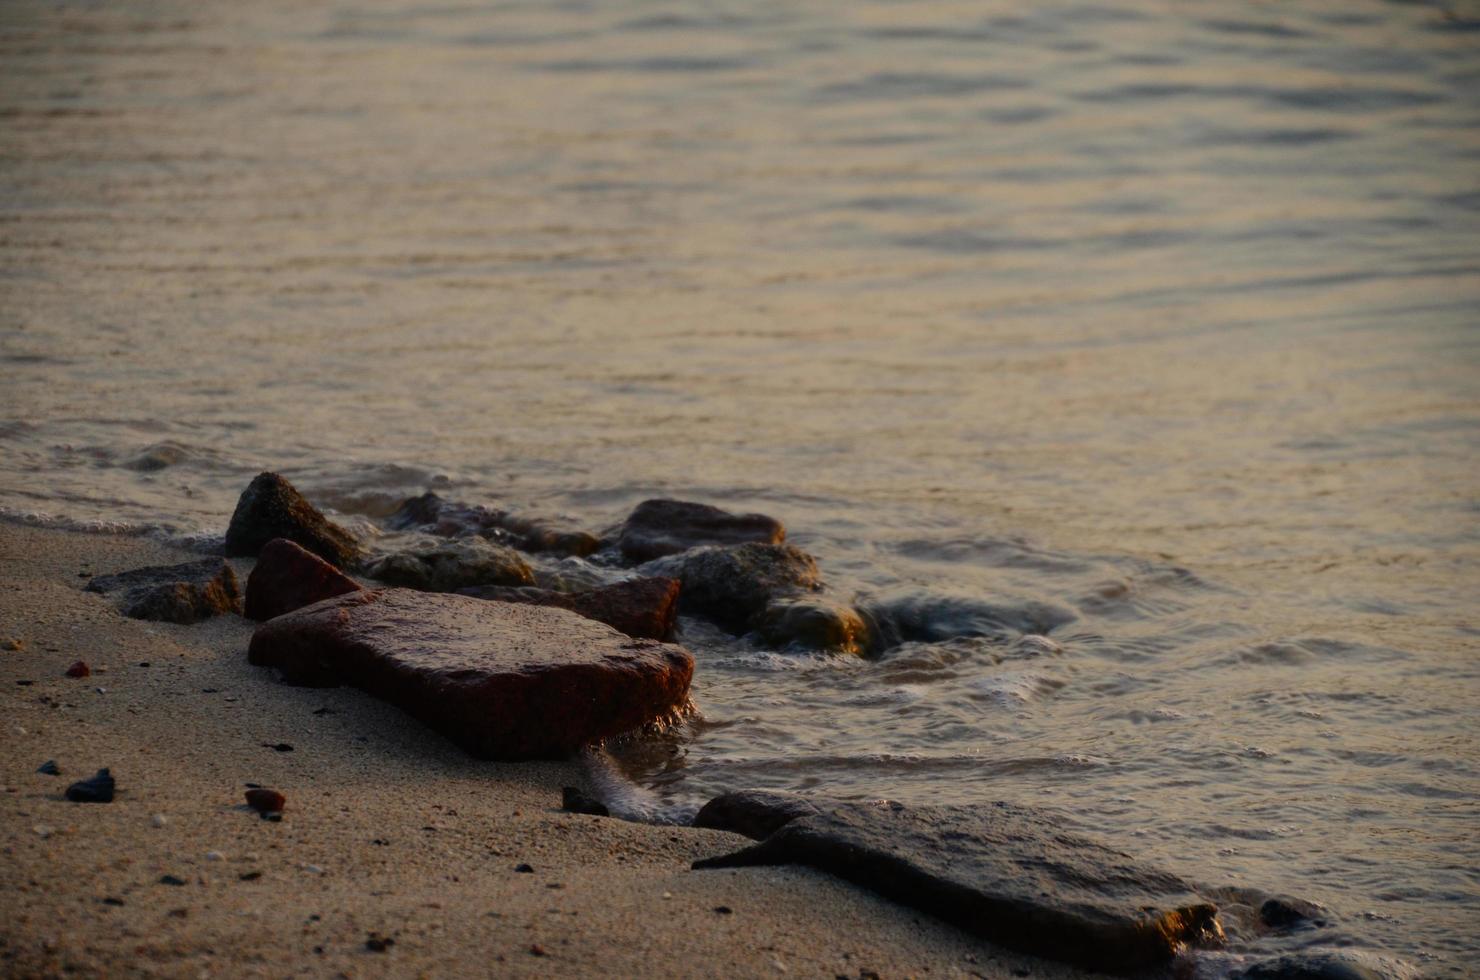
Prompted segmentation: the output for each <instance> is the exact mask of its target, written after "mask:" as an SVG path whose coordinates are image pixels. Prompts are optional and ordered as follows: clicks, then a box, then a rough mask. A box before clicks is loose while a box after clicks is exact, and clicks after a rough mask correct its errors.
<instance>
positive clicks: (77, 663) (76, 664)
mask: <svg viewBox="0 0 1480 980" xmlns="http://www.w3.org/2000/svg"><path fill="white" fill-rule="evenodd" d="M65 673H66V675H67V676H68V677H87V676H89V675H91V674H92V668H91V667H89V666H88V665H87V661H85V660H74V661H72V663H71V664H70V665H69V666H68V667H67V669H66V671H65Z"/></svg>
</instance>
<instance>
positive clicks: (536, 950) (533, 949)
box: [529, 943, 550, 956]
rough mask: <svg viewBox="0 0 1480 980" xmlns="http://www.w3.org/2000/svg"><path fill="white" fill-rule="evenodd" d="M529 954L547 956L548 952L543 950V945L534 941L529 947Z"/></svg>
mask: <svg viewBox="0 0 1480 980" xmlns="http://www.w3.org/2000/svg"><path fill="white" fill-rule="evenodd" d="M529 955H531V956H549V955H550V954H549V953H546V952H545V947H543V946H541V945H540V944H539V943H535V944H534V945H533V946H530V947H529Z"/></svg>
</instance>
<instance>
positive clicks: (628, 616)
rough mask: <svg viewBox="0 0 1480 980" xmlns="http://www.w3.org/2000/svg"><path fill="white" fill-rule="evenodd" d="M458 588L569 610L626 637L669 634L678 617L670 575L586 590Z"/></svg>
mask: <svg viewBox="0 0 1480 980" xmlns="http://www.w3.org/2000/svg"><path fill="white" fill-rule="evenodd" d="M458 591H459V592H460V593H461V594H462V595H470V596H474V597H476V598H479V599H494V600H497V601H499V602H518V603H523V604H525V605H531V606H554V607H555V608H557V609H569V610H570V611H571V612H573V613H578V614H579V615H582V616H585V617H586V618H587V619H594V620H596V621H597V622H598V623H605V624H606V625H608V626H610V627H611V628H612V629H615V630H618V631H620V632H622V633H626V634H627V635H628V636H637V637H645V638H647V639H650V640H666V639H669V638H670V637H672V636H673V627H674V624H675V622H677V620H678V582H677V580H675V579H671V578H635V579H629V580H627V581H625V582H618V583H616V584H615V585H608V586H606V587H604V588H600V589H590V590H588V591H586V592H550V591H547V590H545V589H511V588H505V587H502V586H481V587H478V588H472V589H460V590H458Z"/></svg>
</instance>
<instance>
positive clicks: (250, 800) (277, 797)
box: [247, 788, 288, 815]
mask: <svg viewBox="0 0 1480 980" xmlns="http://www.w3.org/2000/svg"><path fill="white" fill-rule="evenodd" d="M287 805H288V798H287V797H286V796H284V795H283V794H281V793H279V792H278V791H277V790H275V789H261V788H259V789H249V790H247V806H249V807H251V808H252V809H253V810H256V811H257V812H258V813H261V814H263V815H266V814H269V813H282V812H283V807H285V806H287Z"/></svg>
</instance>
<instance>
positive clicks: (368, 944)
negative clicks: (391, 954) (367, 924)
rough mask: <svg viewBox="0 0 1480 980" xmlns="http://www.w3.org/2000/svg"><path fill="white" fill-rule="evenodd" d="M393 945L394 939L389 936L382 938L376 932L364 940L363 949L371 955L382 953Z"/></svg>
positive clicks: (394, 943)
mask: <svg viewBox="0 0 1480 980" xmlns="http://www.w3.org/2000/svg"><path fill="white" fill-rule="evenodd" d="M394 945H396V941H395V940H394V939H392V938H391V937H390V936H382V935H381V934H380V933H378V932H372V933H370V935H369V936H367V937H366V938H365V948H366V949H368V950H369V951H370V952H372V953H384V952H385V951H386V950H388V949H390V948H391V947H392V946H394Z"/></svg>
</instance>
